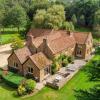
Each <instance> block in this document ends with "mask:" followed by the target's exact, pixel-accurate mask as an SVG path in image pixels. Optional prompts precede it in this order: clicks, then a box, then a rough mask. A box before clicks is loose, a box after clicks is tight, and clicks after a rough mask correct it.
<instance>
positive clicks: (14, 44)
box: [11, 38, 24, 50]
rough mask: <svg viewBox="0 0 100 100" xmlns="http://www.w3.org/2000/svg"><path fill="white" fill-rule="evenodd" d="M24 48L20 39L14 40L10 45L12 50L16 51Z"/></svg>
mask: <svg viewBox="0 0 100 100" xmlns="http://www.w3.org/2000/svg"><path fill="white" fill-rule="evenodd" d="M22 47H24V43H23V41H22V40H21V39H17V38H14V39H13V41H12V44H11V48H12V50H17V49H19V48H22Z"/></svg>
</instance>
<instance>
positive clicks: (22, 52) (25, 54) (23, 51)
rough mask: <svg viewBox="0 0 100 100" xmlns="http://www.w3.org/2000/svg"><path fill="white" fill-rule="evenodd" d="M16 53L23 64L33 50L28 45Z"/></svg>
mask: <svg viewBox="0 0 100 100" xmlns="http://www.w3.org/2000/svg"><path fill="white" fill-rule="evenodd" d="M14 53H15V54H16V56H17V57H18V59H19V61H20V62H21V64H23V63H24V62H25V61H26V60H27V58H28V56H31V52H30V50H29V49H28V48H27V47H24V48H21V49H18V50H15V51H14Z"/></svg>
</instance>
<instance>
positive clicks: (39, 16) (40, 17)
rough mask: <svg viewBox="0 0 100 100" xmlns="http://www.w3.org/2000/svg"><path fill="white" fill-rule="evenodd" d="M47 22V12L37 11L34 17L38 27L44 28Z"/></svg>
mask: <svg viewBox="0 0 100 100" xmlns="http://www.w3.org/2000/svg"><path fill="white" fill-rule="evenodd" d="M45 20H46V10H37V12H36V15H35V16H34V23H35V25H36V26H37V27H41V28H42V27H43V26H44V23H45Z"/></svg>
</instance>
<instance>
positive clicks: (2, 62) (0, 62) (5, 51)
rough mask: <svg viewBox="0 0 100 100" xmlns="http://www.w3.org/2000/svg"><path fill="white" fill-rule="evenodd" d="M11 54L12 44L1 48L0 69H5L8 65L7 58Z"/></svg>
mask: <svg viewBox="0 0 100 100" xmlns="http://www.w3.org/2000/svg"><path fill="white" fill-rule="evenodd" d="M10 54H11V47H10V44H6V45H2V46H0V67H5V66H6V65H7V64H8V63H7V58H8V57H9V55H10Z"/></svg>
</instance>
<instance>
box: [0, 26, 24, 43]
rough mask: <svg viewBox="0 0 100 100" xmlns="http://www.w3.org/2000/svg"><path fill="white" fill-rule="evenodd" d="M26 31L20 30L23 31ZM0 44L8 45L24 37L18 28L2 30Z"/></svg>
mask: <svg viewBox="0 0 100 100" xmlns="http://www.w3.org/2000/svg"><path fill="white" fill-rule="evenodd" d="M22 30H24V29H20V31H22ZM0 31H1V32H0V44H1V45H3V44H8V43H11V42H12V41H13V39H14V38H18V39H23V37H22V35H21V34H19V33H18V30H17V28H4V30H3V29H1V30H0Z"/></svg>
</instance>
